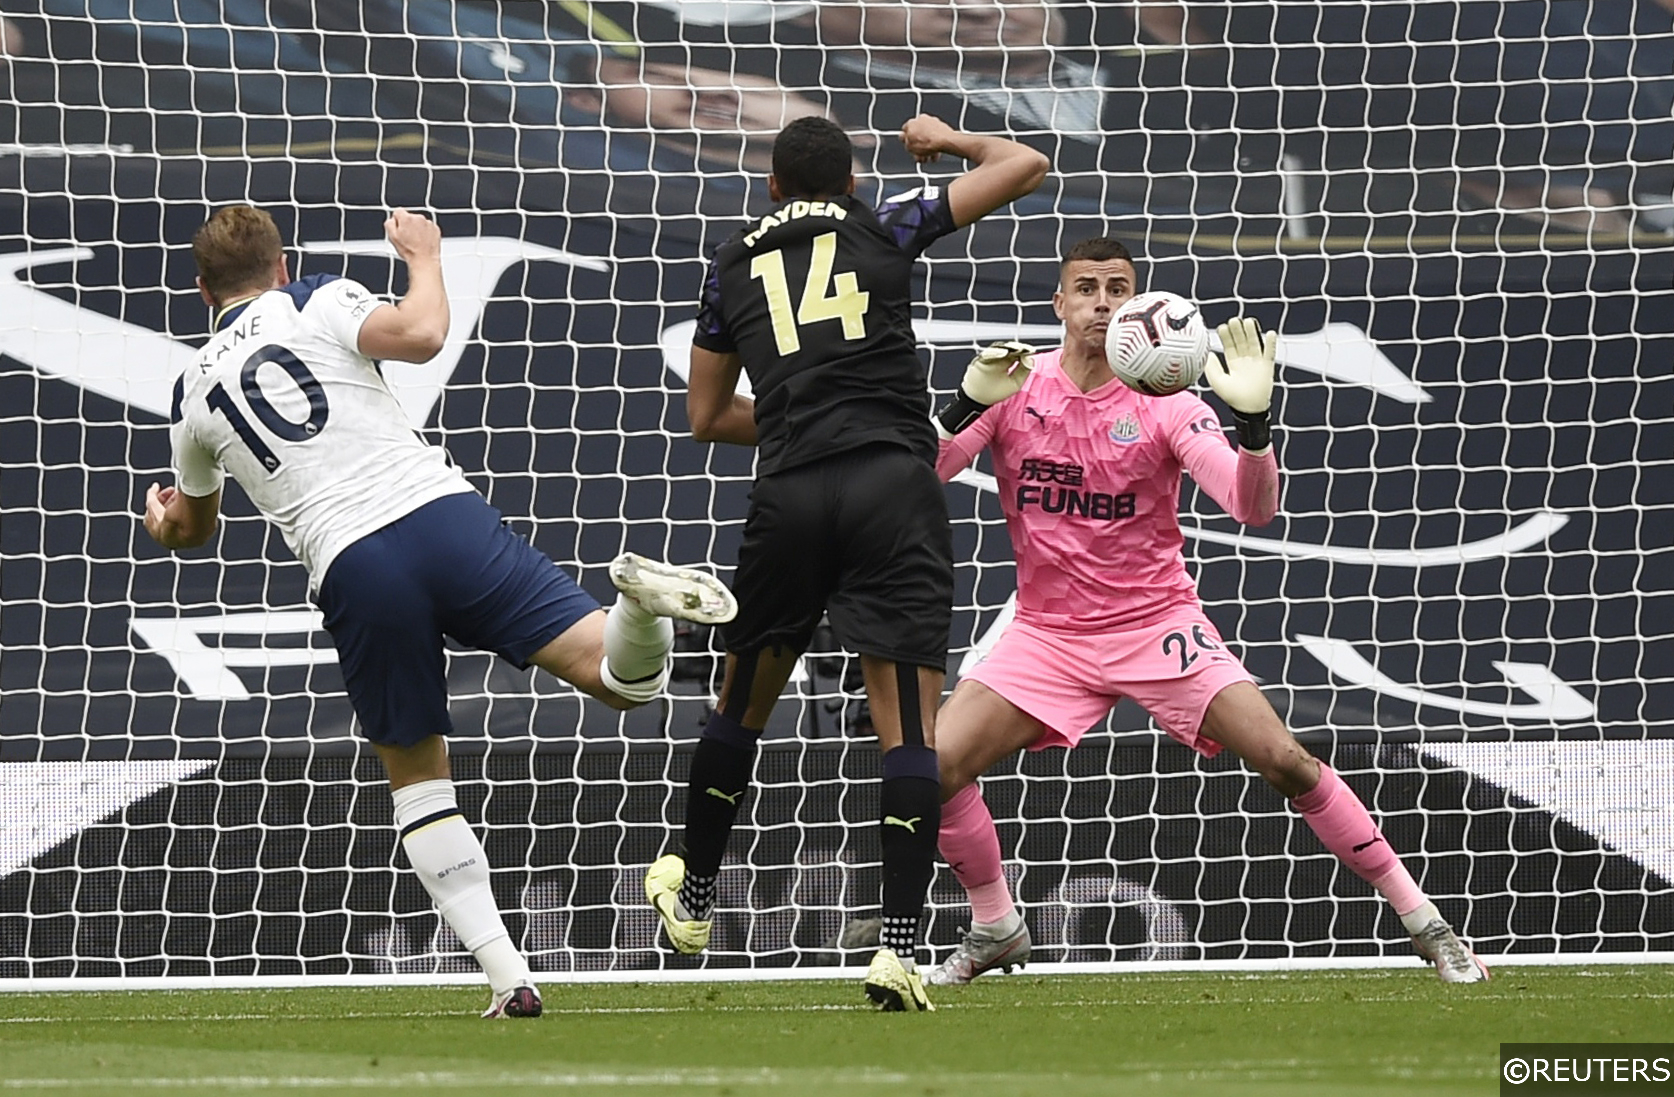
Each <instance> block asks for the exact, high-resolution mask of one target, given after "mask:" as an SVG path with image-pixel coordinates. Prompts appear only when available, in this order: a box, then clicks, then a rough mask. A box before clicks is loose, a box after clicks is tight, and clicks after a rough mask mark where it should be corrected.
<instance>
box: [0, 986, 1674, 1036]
mask: <svg viewBox="0 0 1674 1097" xmlns="http://www.w3.org/2000/svg"><path fill="white" fill-rule="evenodd" d="M992 982H993V984H994V985H996V986H1004V983H1003V982H1001V981H1000V980H999V979H995V980H993V981H992ZM987 983H988V981H986V980H985V985H987ZM1420 988H1422V989H1420ZM1413 989H1414V990H1415V991H1417V992H1418V993H1419V994H1420V995H1427V994H1428V993H1429V992H1430V991H1432V990H1433V989H1434V987H1433V985H1432V984H1431V983H1429V982H1420V983H1418V984H1417V985H1415V986H1414V988H1413ZM956 993H957V992H956ZM1436 993H1443V994H1445V993H1448V992H1446V991H1436ZM1466 993H1469V992H1466ZM1667 999H1674V992H1667V993H1661V992H1654V991H1653V992H1645V991H1624V992H1623V993H1620V994H1605V995H1602V996H1601V995H1598V994H1585V995H1582V994H1549V993H1533V994H1521V993H1520V994H1517V995H1516V997H1515V1000H1516V1001H1518V1002H1579V1001H1586V1002H1596V1001H1600V1000H1604V1001H1662V1000H1667ZM1353 1000H1354V1001H1355V1002H1412V1001H1415V1000H1417V999H1416V998H1415V996H1414V995H1412V994H1356V995H1355V996H1354V999H1353ZM1252 1001H1254V999H1250V998H1244V997H1237V996H1228V997H1226V998H1210V999H1204V998H1194V999H1190V1000H1182V999H1179V998H1145V997H1139V996H1133V997H1125V998H1076V999H1073V1000H1070V1001H1061V1002H1031V1003H1029V1008H1031V1009H1116V1008H1142V1009H1149V1008H1153V1007H1162V1006H1192V1007H1204V1008H1207V1007H1212V1006H1228V1005H1249V1004H1250V1003H1251V1002H1252ZM1338 1001H1342V998H1341V996H1340V995H1336V994H1309V995H1304V996H1300V997H1297V996H1287V997H1285V998H1284V999H1283V1000H1282V1002H1281V1003H1279V1004H1290V1003H1307V1004H1312V1003H1318V1002H1338ZM940 1008H941V1009H946V1010H953V1011H958V1010H967V1009H969V1010H984V1009H1010V1008H1013V1007H1012V1005H1011V1004H1010V1003H1007V1002H961V1001H958V1000H957V998H955V999H953V1000H950V999H948V998H947V997H946V996H945V995H944V996H943V998H942V1000H941V1006H940ZM542 1012H543V1015H544V1014H553V1015H560V1016H563V1015H568V1016H574V1017H588V1016H610V1015H617V1014H620V1015H633V1014H700V1013H868V1014H869V1013H875V1012H876V1009H875V1007H873V1006H870V1005H867V1004H865V1003H860V1004H856V1005H837V1004H805V1005H759V1006H755V1005H752V1006H733V1005H721V1004H713V1003H705V1004H702V1005H695V1004H694V1005H689V1006H566V1007H555V1006H547V1007H546V1008H545V1010H543V1011H542ZM447 1017H455V1018H464V1019H470V1018H473V1017H475V1014H474V1013H472V1012H470V1011H460V1010H451V1009H430V1010H405V1011H396V1012H388V1013H369V1012H362V1011H357V1010H346V1011H344V1012H342V1013H193V1014H178V1013H171V1014H166V1015H165V1014H155V1013H151V1014H144V1013H142V1014H134V1015H123V1016H121V1017H110V1018H99V1017H88V1016H86V1015H81V1016H78V1017H76V1018H74V1020H75V1021H76V1022H77V1023H79V1024H97V1023H100V1022H101V1021H108V1022H113V1023H114V1022H120V1023H123V1024H161V1023H170V1022H174V1023H186V1024H201V1023H203V1022H217V1023H219V1022H223V1021H310V1022H314V1021H401V1020H413V1019H423V1018H447ZM71 1019H72V1018H69V1017H64V1016H25V1017H0V1025H49V1024H59V1023H62V1022H65V1021H68V1020H71Z"/></svg>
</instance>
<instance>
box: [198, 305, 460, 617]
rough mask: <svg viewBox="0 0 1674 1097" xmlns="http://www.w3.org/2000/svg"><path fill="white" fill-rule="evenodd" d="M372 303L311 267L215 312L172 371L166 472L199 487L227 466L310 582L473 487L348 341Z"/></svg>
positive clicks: (210, 487)
mask: <svg viewBox="0 0 1674 1097" xmlns="http://www.w3.org/2000/svg"><path fill="white" fill-rule="evenodd" d="M382 304H383V302H380V301H379V300H378V299H377V298H375V297H373V296H372V294H371V293H370V292H368V291H367V289H366V287H365V286H363V285H361V284H360V283H359V282H355V281H352V280H351V279H348V278H340V277H337V276H336V275H329V274H327V275H311V276H309V277H307V278H303V279H299V280H298V281H295V282H292V283H291V284H290V285H288V286H285V287H284V288H282V289H276V290H269V291H267V292H266V293H264V294H262V295H261V296H260V297H257V298H255V299H253V300H252V301H250V302H249V303H248V304H244V305H238V306H236V307H234V308H232V309H229V310H228V311H227V312H226V313H225V314H224V315H222V316H221V317H220V318H219V319H218V321H217V324H216V328H217V330H216V332H215V334H214V335H213V336H212V337H211V338H210V340H209V343H208V344H207V345H205V346H204V348H203V349H202V350H201V351H199V352H198V355H197V358H196V359H195V360H194V361H193V363H192V364H191V365H190V366H188V367H186V370H185V372H184V373H183V374H182V375H181V377H180V380H179V381H177V382H176V383H175V388H174V407H173V410H172V413H171V415H170V419H171V422H172V426H171V428H170V430H171V439H172V441H173V444H174V467H175V471H176V474H177V479H176V483H177V485H178V487H179V489H180V490H181V491H182V492H184V493H185V494H187V495H190V496H194V497H202V496H205V495H212V494H214V493H215V492H216V491H218V490H219V489H220V487H221V483H222V476H223V471H224V472H226V473H231V474H232V477H233V479H235V480H237V481H238V482H239V484H240V485H241V486H242V487H243V488H244V490H245V492H246V493H247V494H248V495H249V496H250V500H251V502H253V503H255V504H256V509H258V510H260V511H261V512H262V514H263V515H264V516H265V517H266V518H268V520H270V521H271V522H273V524H274V525H276V526H278V527H279V532H280V533H281V534H282V535H283V536H284V538H285V543H286V544H287V545H289V546H290V548H291V551H292V552H294V553H296V557H297V559H298V560H301V561H302V563H303V566H304V567H306V568H307V569H308V575H309V579H310V582H311V585H312V586H313V587H315V588H318V587H319V584H320V580H321V578H322V577H324V575H325V573H326V569H327V568H329V567H330V566H331V562H332V560H333V559H335V558H336V556H337V554H338V553H339V552H341V551H343V549H345V548H347V547H348V546H349V545H351V544H353V543H354V542H355V541H358V540H359V539H360V538H362V537H365V536H366V535H367V534H369V533H372V532H374V531H376V530H379V529H382V528H383V527H384V526H387V525H389V524H390V523H391V522H393V521H395V520H396V519H398V518H401V517H402V516H404V515H407V514H410V513H412V512H413V511H415V510H417V509H418V508H419V507H422V506H424V505H425V504H426V503H430V502H434V501H435V500H437V499H440V498H442V497H443V496H447V495H456V494H460V493H463V492H467V491H474V490H475V489H474V488H472V487H471V484H470V482H469V481H467V480H466V479H465V477H464V476H463V475H462V474H461V473H460V471H459V470H458V469H456V468H454V467H453V465H452V464H450V463H449V461H448V457H447V453H446V452H445V451H444V450H442V449H441V448H440V447H437V446H432V445H430V444H429V443H427V442H425V441H424V439H423V438H421V437H419V435H418V434H417V433H416V432H415V431H414V430H413V428H412V426H411V425H409V424H408V422H407V416H406V413H405V412H403V411H402V409H401V405H400V403H398V402H397V401H396V399H395V396H394V395H393V394H392V393H391V392H390V390H389V386H388V385H386V384H384V378H383V375H382V373H381V372H380V370H379V365H378V363H376V362H374V361H373V360H372V359H370V358H368V357H366V356H365V355H364V354H361V353H360V351H359V349H357V348H358V340H359V337H360V326H361V324H363V323H365V321H366V318H367V317H368V316H370V315H371V314H372V311H373V310H374V309H377V308H379V307H380V306H381V305H382Z"/></svg>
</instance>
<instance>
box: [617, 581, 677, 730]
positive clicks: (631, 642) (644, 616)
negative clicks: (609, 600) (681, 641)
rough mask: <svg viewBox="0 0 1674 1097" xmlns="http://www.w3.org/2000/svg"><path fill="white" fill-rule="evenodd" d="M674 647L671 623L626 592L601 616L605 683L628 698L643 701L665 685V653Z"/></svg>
mask: <svg viewBox="0 0 1674 1097" xmlns="http://www.w3.org/2000/svg"><path fill="white" fill-rule="evenodd" d="M673 647H674V622H673V621H670V620H669V619H668V618H667V617H659V616H657V615H656V614H655V613H652V612H651V611H650V610H648V609H646V608H645V607H644V606H642V605H640V604H639V603H638V602H636V601H634V600H633V599H632V598H629V597H628V596H627V595H626V594H618V595H617V596H616V604H615V605H613V606H611V607H610V612H609V613H607V614H606V615H605V627H604V662H602V663H600V664H599V677H600V679H602V680H603V681H604V684H605V686H606V687H607V688H608V689H609V690H610V691H611V692H612V693H615V694H617V695H618V696H620V697H625V698H627V699H628V700H630V701H638V702H641V703H643V702H646V701H649V700H651V699H652V698H654V697H656V696H657V695H658V694H659V693H661V692H662V691H663V687H664V686H665V685H667V684H668V670H669V666H668V653H669V651H671V650H672V649H673Z"/></svg>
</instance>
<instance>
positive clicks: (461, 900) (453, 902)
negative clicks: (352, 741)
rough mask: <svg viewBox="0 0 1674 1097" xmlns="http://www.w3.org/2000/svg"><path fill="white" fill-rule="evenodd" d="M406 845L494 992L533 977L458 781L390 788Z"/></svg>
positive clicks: (438, 905) (416, 868)
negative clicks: (465, 811)
mask: <svg viewBox="0 0 1674 1097" xmlns="http://www.w3.org/2000/svg"><path fill="white" fill-rule="evenodd" d="M391 798H392V799H393V800H394V801H395V826H396V829H398V830H399V831H400V832H401V847H402V848H403V849H405V850H406V851H407V859H408V860H409V861H411V862H412V863H413V871H414V872H416V873H418V878H419V880H420V882H422V883H423V884H424V890H426V891H428V892H429V893H430V898H431V899H433V900H435V903H436V909H437V911H439V912H440V913H441V915H442V918H443V919H444V920H445V921H446V922H447V924H448V925H449V926H451V927H453V931H454V932H455V933H457V934H458V935H459V940H460V941H461V942H462V943H463V944H464V945H465V947H466V948H467V949H469V950H470V951H471V955H473V956H475V957H476V958H477V963H479V964H481V965H482V970H483V974H485V975H487V976H488V985H489V986H490V987H492V988H493V989H494V993H495V994H503V993H505V992H506V991H508V990H511V989H512V988H513V987H518V986H522V985H524V984H525V983H533V982H534V979H533V977H532V976H531V975H530V972H529V962H528V961H527V960H525V959H524V958H523V954H522V953H520V952H518V951H517V947H516V946H515V945H513V944H512V942H511V935H510V934H509V933H507V932H506V924H505V923H504V922H502V921H501V920H500V908H499V906H498V905H497V904H496V903H495V902H494V892H493V891H492V890H491V889H490V888H489V886H488V854H487V853H486V852H484V851H483V848H482V843H481V842H479V841H477V836H476V834H474V833H473V832H472V831H471V828H470V825H469V824H467V823H466V822H465V816H463V815H461V814H460V813H459V804H458V801H457V800H455V799H454V794H453V782H452V781H448V780H436V781H419V782H418V783H416V784H411V785H407V786H406V787H404V788H398V789H395V790H394V791H393V792H392V793H391Z"/></svg>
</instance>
